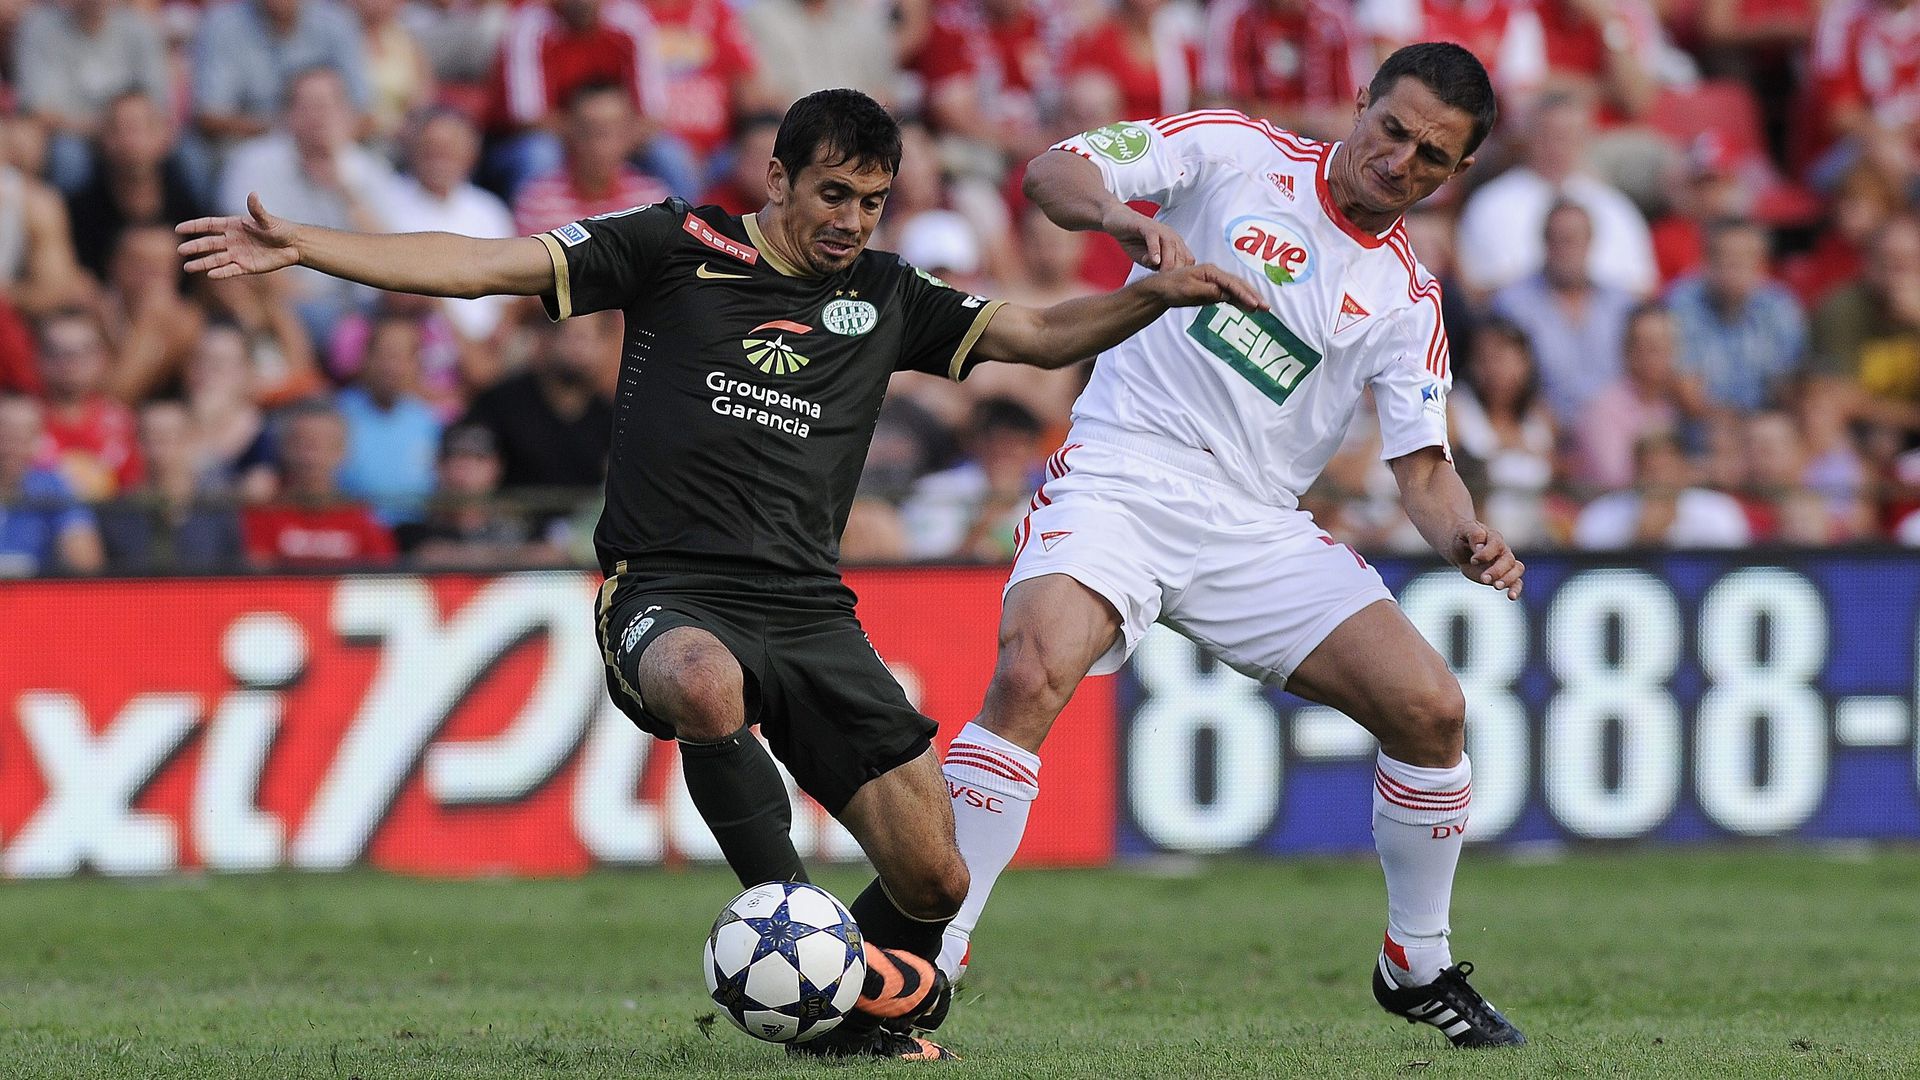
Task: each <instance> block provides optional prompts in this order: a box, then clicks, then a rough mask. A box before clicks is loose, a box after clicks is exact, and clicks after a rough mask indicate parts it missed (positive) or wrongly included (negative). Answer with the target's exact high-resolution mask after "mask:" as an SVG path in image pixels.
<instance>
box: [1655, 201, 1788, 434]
mask: <svg viewBox="0 0 1920 1080" xmlns="http://www.w3.org/2000/svg"><path fill="white" fill-rule="evenodd" d="M1767 245H1768V237H1767V231H1766V230H1765V229H1764V228H1762V227H1760V226H1759V225H1757V224H1755V223H1753V222H1751V221H1723V222H1720V223H1718V224H1716V225H1714V226H1713V227H1712V228H1711V229H1710V230H1709V231H1708V233H1707V265H1706V270H1705V271H1704V272H1703V273H1700V274H1698V275H1695V276H1693V277H1690V278H1687V279H1686V280H1684V281H1681V282H1680V283H1679V284H1677V285H1675V286H1674V287H1673V292H1672V293H1671V294H1670V295H1669V296H1668V297H1667V306H1668V307H1669V308H1670V309H1671V310H1672V311H1673V320H1674V328H1675V330H1676V331H1678V333H1679V338H1680V366H1681V367H1682V368H1683V369H1685V370H1686V371H1687V372H1688V373H1689V374H1691V375H1693V376H1695V377H1697V378H1698V379H1699V380H1700V382H1701V385H1702V387H1703V388H1704V389H1705V390H1706V394H1707V398H1708V400H1709V401H1711V402H1712V403H1713V404H1714V405H1717V406H1721V407H1725V408H1732V409H1740V410H1752V409H1758V408H1760V407H1761V406H1762V405H1764V404H1766V402H1767V401H1769V400H1770V399H1771V396H1772V391H1773V389H1774V388H1775V387H1776V386H1777V384H1778V383H1779V382H1780V381H1781V380H1782V379H1784V378H1785V377H1786V376H1787V375H1788V374H1789V373H1790V372H1791V371H1792V370H1793V368H1794V367H1795V365H1797V364H1799V362H1800V358H1801V355H1802V353H1804V352H1805V350H1806V344H1807V321H1806V316H1805V315H1804V314H1803V313H1802V312H1801V310H1800V304H1799V302H1798V301H1796V300H1795V299H1794V298H1793V294H1792V293H1790V292H1788V291H1787V288H1786V286H1784V285H1781V284H1780V283H1778V282H1776V281H1773V280H1770V279H1769V277H1768V274H1767Z"/></svg>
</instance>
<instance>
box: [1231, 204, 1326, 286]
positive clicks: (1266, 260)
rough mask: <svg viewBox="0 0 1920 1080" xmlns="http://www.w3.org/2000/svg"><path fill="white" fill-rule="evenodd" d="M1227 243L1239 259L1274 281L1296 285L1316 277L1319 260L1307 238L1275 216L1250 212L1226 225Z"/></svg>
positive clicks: (1279, 283)
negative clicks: (1274, 217) (1263, 215)
mask: <svg viewBox="0 0 1920 1080" xmlns="http://www.w3.org/2000/svg"><path fill="white" fill-rule="evenodd" d="M1227 244H1228V246H1230V247H1232V248H1233V253H1234V254H1235V255H1237V256H1239V257H1240V261H1241V262H1243V263H1246V264H1247V265H1248V266H1250V267H1252V268H1253V269H1255V270H1258V271H1259V272H1260V273H1261V274H1262V275H1263V276H1264V277H1265V278H1266V279H1267V280H1268V281H1271V282H1273V283H1274V284H1275V285H1293V284H1296V283H1298V282H1302V281H1306V280H1307V279H1309V278H1311V277H1313V271H1314V267H1315V265H1316V264H1317V260H1316V259H1315V258H1314V256H1313V251H1312V249H1311V248H1309V247H1308V246H1307V242H1306V240H1304V239H1302V238H1301V236H1300V234H1299V233H1297V232H1295V231H1294V230H1293V229H1292V227H1290V226H1288V225H1284V224H1282V223H1280V222H1278V221H1275V220H1273V219H1272V218H1265V217H1259V216H1256V215H1247V216H1245V217H1238V218H1234V219H1233V221H1231V222H1229V223H1228V225H1227Z"/></svg>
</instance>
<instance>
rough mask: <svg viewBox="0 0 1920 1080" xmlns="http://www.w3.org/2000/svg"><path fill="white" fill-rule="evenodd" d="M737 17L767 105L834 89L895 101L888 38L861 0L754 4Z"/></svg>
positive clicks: (894, 57)
mask: <svg viewBox="0 0 1920 1080" xmlns="http://www.w3.org/2000/svg"><path fill="white" fill-rule="evenodd" d="M742 17H743V18H744V19H745V21H746V26H747V32H748V36H749V37H750V38H751V39H752V41H753V47H754V49H755V51H757V52H758V53H759V55H760V84H761V89H762V92H763V93H765V94H766V95H767V101H768V102H769V103H770V104H775V105H778V106H780V107H785V105H786V104H787V103H788V102H793V101H798V100H800V99H801V98H803V97H806V96H807V95H808V94H811V93H813V92H814V91H815V90H826V89H830V88H832V87H837V86H846V87H851V88H852V89H855V90H860V91H863V92H865V93H866V94H869V95H871V96H872V97H873V98H875V99H876V100H878V101H881V102H885V103H888V104H893V103H897V102H898V101H899V100H900V87H899V82H900V57H899V53H898V52H897V51H896V49H895V47H894V39H893V32H892V31H891V30H890V29H889V28H888V27H887V23H886V20H884V19H878V18H875V17H874V9H873V7H872V6H871V5H870V4H868V3H867V2H866V0H756V2H755V3H753V4H750V5H748V6H747V7H746V9H745V12H744V14H743V16H742Z"/></svg>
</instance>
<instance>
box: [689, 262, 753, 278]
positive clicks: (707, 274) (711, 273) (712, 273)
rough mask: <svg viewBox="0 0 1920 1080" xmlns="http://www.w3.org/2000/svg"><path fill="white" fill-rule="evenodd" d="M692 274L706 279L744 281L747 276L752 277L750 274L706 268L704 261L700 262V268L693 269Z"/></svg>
mask: <svg viewBox="0 0 1920 1080" xmlns="http://www.w3.org/2000/svg"><path fill="white" fill-rule="evenodd" d="M693 276H694V277H697V278H701V279H703V280H706V281H745V280H747V279H748V278H750V277H752V276H753V275H752V274H726V273H722V272H720V271H718V270H709V269H707V264H706V263H701V264H700V269H698V270H695V271H694V272H693Z"/></svg>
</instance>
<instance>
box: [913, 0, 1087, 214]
mask: <svg viewBox="0 0 1920 1080" xmlns="http://www.w3.org/2000/svg"><path fill="white" fill-rule="evenodd" d="M933 10H934V19H933V27H932V30H931V31H930V32H929V34H928V37H927V41H926V43H925V44H924V45H922V46H921V47H920V51H919V52H918V53H916V54H915V55H914V56H913V58H912V65H913V69H914V71H915V72H916V73H918V75H919V76H920V80H921V82H922V84H923V87H924V92H925V95H926V97H925V102H924V110H925V113H926V119H927V123H928V126H929V127H931V128H932V129H933V130H934V131H935V132H936V133H938V134H939V135H940V136H941V137H942V138H943V139H945V140H957V142H955V146H956V149H955V150H954V151H953V152H952V154H951V155H950V156H949V160H948V165H949V167H950V168H959V169H964V170H967V171H978V172H981V173H982V174H983V175H984V174H989V173H990V174H991V175H993V176H994V177H996V178H997V177H998V176H999V175H1000V173H1001V172H1002V171H1003V169H1004V166H1005V165H1007V164H1009V163H1011V162H1013V161H1025V160H1026V159H1027V158H1029V157H1032V156H1033V155H1034V154H1036V153H1038V152H1039V151H1041V150H1043V149H1045V147H1046V144H1047V142H1048V141H1049V140H1048V139H1047V137H1046V135H1045V134H1044V133H1043V132H1042V131H1041V128H1040V119H1041V111H1040V110H1041V106H1042V103H1043V102H1044V101H1045V100H1046V99H1047V98H1048V97H1050V96H1051V94H1052V92H1053V86H1052V85H1051V79H1052V77H1053V73H1054V68H1055V60H1054V58H1053V57H1052V56H1051V55H1049V51H1048V41H1049V39H1050V37H1052V35H1051V34H1050V33H1049V29H1048V28H1047V27H1045V26H1043V25H1042V22H1041V18H1040V15H1039V11H1040V10H1041V9H1040V7H1039V5H1038V4H1037V3H1035V2H1034V0H953V2H951V3H947V4H936V5H935V6H934V9H933Z"/></svg>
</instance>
